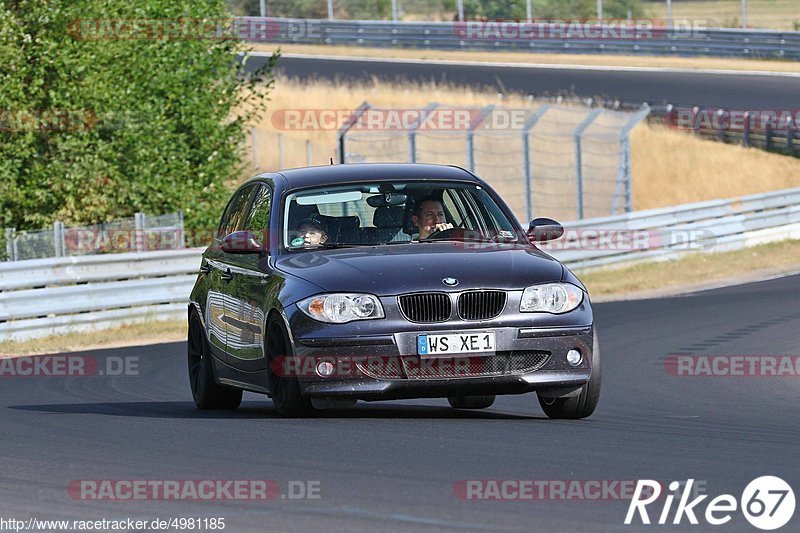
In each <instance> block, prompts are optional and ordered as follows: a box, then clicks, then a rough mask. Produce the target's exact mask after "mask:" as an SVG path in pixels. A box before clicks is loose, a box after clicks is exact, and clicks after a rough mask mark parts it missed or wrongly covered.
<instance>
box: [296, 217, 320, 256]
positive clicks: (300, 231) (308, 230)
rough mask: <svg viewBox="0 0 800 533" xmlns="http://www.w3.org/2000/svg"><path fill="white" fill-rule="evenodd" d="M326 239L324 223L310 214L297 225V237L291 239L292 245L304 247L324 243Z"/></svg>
mask: <svg viewBox="0 0 800 533" xmlns="http://www.w3.org/2000/svg"><path fill="white" fill-rule="evenodd" d="M327 240H328V232H327V231H326V229H325V225H324V224H323V223H322V222H320V221H319V220H318V219H316V218H314V216H313V215H311V216H310V217H308V218H304V219H303V220H301V221H300V224H299V225H298V226H297V237H296V238H294V239H292V246H303V247H306V248H309V247H312V246H319V245H321V244H325V242H327Z"/></svg>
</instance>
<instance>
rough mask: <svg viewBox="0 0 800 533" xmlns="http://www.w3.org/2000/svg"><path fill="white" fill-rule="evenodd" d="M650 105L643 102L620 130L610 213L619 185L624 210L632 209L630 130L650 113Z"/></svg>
mask: <svg viewBox="0 0 800 533" xmlns="http://www.w3.org/2000/svg"><path fill="white" fill-rule="evenodd" d="M650 111H651V109H650V106H648V105H647V104H645V105H644V106H642V109H641V111H639V112H638V113H636V114H635V115H634V116H633V117H631V119H630V120H629V121H628V122H627V123H626V124H625V126H624V127H623V128H622V131H620V158H619V169H618V170H617V183H616V184H615V186H614V203H613V205H612V207H611V214H612V215H616V214H617V198H618V196H619V189H620V187H621V188H622V189H623V191H624V192H623V195H624V198H625V212H626V213H630V212H631V211H633V176H632V174H631V131H632V130H633V128H635V127H636V125H637V124H639V123H640V122H641V121H643V120H644V119H645V118H647V116H648V115H649V114H650Z"/></svg>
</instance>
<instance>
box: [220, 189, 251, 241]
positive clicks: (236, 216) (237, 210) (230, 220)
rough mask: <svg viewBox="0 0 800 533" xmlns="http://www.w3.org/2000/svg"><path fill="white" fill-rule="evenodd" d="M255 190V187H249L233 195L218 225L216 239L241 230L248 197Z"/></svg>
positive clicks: (248, 201)
mask: <svg viewBox="0 0 800 533" xmlns="http://www.w3.org/2000/svg"><path fill="white" fill-rule="evenodd" d="M255 189H256V186H255V185H250V186H249V187H244V188H242V189H239V190H238V191H236V192H235V193H234V195H233V197H232V198H231V201H230V202H228V207H227V208H226V209H225V213H224V214H223V215H222V220H221V221H220V223H219V230H218V231H217V238H219V239H222V238H223V237H225V236H226V235H229V234H231V233H233V232H234V231H237V230H239V229H241V228H242V223H243V222H244V221H243V219H244V215H245V213H246V212H247V207H248V206H249V205H250V197H251V196H252V195H253V192H254V191H255Z"/></svg>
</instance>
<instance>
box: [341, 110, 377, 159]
mask: <svg viewBox="0 0 800 533" xmlns="http://www.w3.org/2000/svg"><path fill="white" fill-rule="evenodd" d="M369 108H370V105H369V102H366V101H365V102H364V103H362V104H361V105H360V106H358V109H356V111H355V113H353V116H352V117H350V119H349V120H348V121H347V122H346V123H345V124H344V125H343V126H342V127H341V128H340V129H339V133H338V135H339V163H347V149H346V147H345V144H344V140H345V137H346V136H347V132H348V131H350V128H352V127H353V125H354V124H355V123H356V122H358V119H360V118H361V115H363V114H364V113H365V112H366V111H367V110H368V109H369Z"/></svg>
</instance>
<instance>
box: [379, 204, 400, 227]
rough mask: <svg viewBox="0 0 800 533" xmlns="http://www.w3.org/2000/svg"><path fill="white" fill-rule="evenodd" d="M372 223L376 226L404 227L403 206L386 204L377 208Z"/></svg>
mask: <svg viewBox="0 0 800 533" xmlns="http://www.w3.org/2000/svg"><path fill="white" fill-rule="evenodd" d="M372 224H373V225H374V226H375V227H376V228H402V227H403V206H402V205H398V206H386V207H378V208H377V209H375V214H374V215H372Z"/></svg>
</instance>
